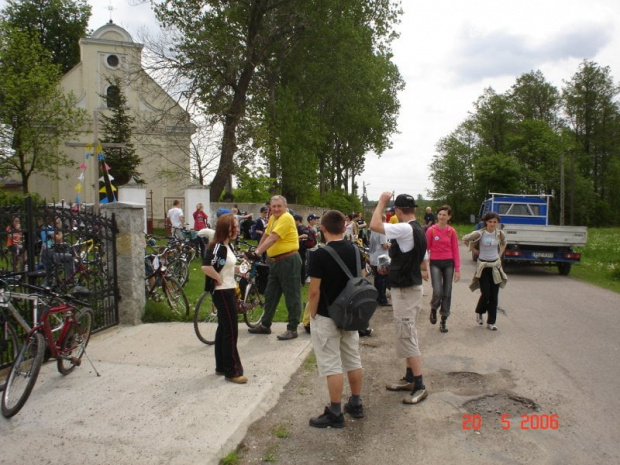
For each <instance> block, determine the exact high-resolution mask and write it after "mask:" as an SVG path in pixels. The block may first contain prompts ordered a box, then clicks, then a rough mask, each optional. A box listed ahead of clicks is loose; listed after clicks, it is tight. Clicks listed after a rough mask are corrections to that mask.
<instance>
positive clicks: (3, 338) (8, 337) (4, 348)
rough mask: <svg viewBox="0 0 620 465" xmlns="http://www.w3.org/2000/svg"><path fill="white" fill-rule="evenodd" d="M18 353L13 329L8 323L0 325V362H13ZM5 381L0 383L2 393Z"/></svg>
mask: <svg viewBox="0 0 620 465" xmlns="http://www.w3.org/2000/svg"><path fill="white" fill-rule="evenodd" d="M18 352H19V340H18V339H17V333H16V332H15V328H14V327H13V325H12V324H11V323H10V322H9V321H4V322H3V323H2V324H0V361H1V362H2V363H7V364H8V362H13V361H14V360H15V359H16V358H17V354H18ZM5 384H6V380H2V381H0V391H4V385H5Z"/></svg>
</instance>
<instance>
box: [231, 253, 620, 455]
mask: <svg viewBox="0 0 620 465" xmlns="http://www.w3.org/2000/svg"><path fill="white" fill-rule="evenodd" d="M462 249H463V250H462V254H463V257H465V250H464V248H462ZM472 273H473V264H472V262H471V261H469V260H467V261H464V265H463V270H462V275H463V276H464V280H463V281H462V282H460V283H458V284H456V285H455V288H454V294H453V297H454V299H453V302H454V305H453V314H452V316H451V317H450V320H449V328H450V332H449V333H447V334H442V333H440V332H439V330H438V325H434V326H433V325H431V324H430V323H429V321H428V310H425V311H424V314H423V315H422V317H421V318H420V319H419V321H418V327H419V334H420V341H421V346H422V352H423V362H424V375H425V376H424V379H425V382H426V385H427V388H428V389H429V391H430V396H429V398H428V399H427V400H426V401H424V402H423V403H422V404H419V405H416V406H403V405H402V404H401V402H400V401H401V399H402V398H403V397H404V395H403V394H398V393H391V392H388V391H386V390H385V388H384V386H385V383H386V381H393V380H395V379H396V378H398V377H400V376H401V373H402V362H401V361H397V360H396V359H395V358H394V350H393V327H392V322H391V311H390V310H389V309H385V308H381V309H380V310H378V312H377V313H376V315H375V317H373V326H374V327H375V329H376V331H375V333H374V334H373V336H372V337H371V338H365V339H363V340H362V341H361V352H362V362H363V364H364V368H365V371H364V388H363V391H362V397H363V400H364V406H365V412H366V417H365V418H364V419H363V420H354V419H353V420H352V419H350V418H349V417H347V426H346V428H344V430H342V431H317V430H316V429H312V428H310V427H309V426H308V419H309V418H310V417H311V416H315V415H316V414H318V413H319V412H320V411H321V409H322V406H321V404H322V403H324V402H326V401H327V394H326V388H325V382H324V380H322V379H319V378H318V376H317V375H316V373H313V372H312V370H308V369H306V368H304V370H301V371H300V372H298V373H297V374H296V375H295V376H294V377H293V380H292V382H291V384H290V385H289V386H287V388H286V389H285V391H284V393H283V395H282V397H281V398H280V401H279V402H278V405H277V407H275V408H274V409H273V410H272V411H271V412H269V414H268V415H267V416H266V417H264V419H262V420H261V421H260V422H258V423H257V424H256V425H254V426H253V427H252V428H251V429H250V432H249V434H248V435H247V436H246V438H245V440H244V444H245V447H244V449H243V452H242V454H243V459H242V462H241V463H243V464H249V463H257V461H260V460H261V458H263V457H267V456H269V455H273V456H274V458H275V459H277V460H278V462H280V463H287V464H288V463H291V464H295V465H313V464H316V463H323V462H329V463H338V464H341V465H345V464H346V465H348V464H375V463H390V464H410V463H415V464H417V465H421V464H432V465H434V464H451V463H473V464H485V465H486V464H489V465H491V464H493V465H494V464H519V465H521V464H536V465H539V464H567V463H570V464H594V463H596V464H617V463H620V445H618V440H617V439H618V438H619V437H620V422H619V421H618V418H617V412H618V411H620V400H619V397H618V395H617V392H618V387H617V385H618V380H619V379H620V363H619V362H618V355H619V353H618V352H619V344H620V338H619V337H618V336H619V334H618V328H619V327H620V326H619V325H620V315H619V313H618V310H619V305H618V301H619V300H620V299H619V298H618V294H615V293H612V292H608V291H605V290H601V289H599V288H596V287H594V286H591V285H589V284H584V283H581V282H578V281H576V280H573V279H571V278H570V277H568V278H567V277H563V276H559V275H558V274H557V271H555V270H551V269H549V270H547V269H542V268H523V269H521V270H511V272H510V274H509V283H508V286H507V287H506V288H505V289H503V290H501V292H500V307H501V313H500V316H499V317H498V326H499V331H496V332H493V331H489V330H488V329H486V328H485V327H481V326H478V325H477V324H476V323H475V320H474V312H473V309H474V307H475V303H476V301H477V299H478V296H479V294H478V293H472V292H470V290H469V288H468V285H469V278H470V277H471V275H472ZM425 287H426V289H427V295H426V297H425V298H424V304H425V309H428V305H429V301H430V286H429V285H428V284H427V285H426V286H425ZM345 391H346V392H348V390H347V389H346V388H345ZM464 415H466V417H464ZM502 415H506V417H504V418H505V420H506V423H504V424H502V421H501V420H502ZM522 415H530V416H529V417H522ZM550 415H557V420H558V428H557V429H552V428H548V427H549V426H555V424H551V425H550V424H549V418H550ZM468 418H469V419H470V421H469V422H467V419H468ZM554 418H555V417H554ZM508 421H509V422H510V423H508ZM502 426H504V428H506V429H502ZM468 427H469V428H470V429H467V428H468ZM541 427H547V428H546V429H543V428H541ZM276 428H279V429H284V430H286V431H287V432H288V433H289V435H288V438H287V439H278V438H275V437H274V435H273V431H274V430H275V429H276ZM526 428H530V429H526Z"/></svg>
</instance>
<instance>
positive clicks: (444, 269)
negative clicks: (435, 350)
mask: <svg viewBox="0 0 620 465" xmlns="http://www.w3.org/2000/svg"><path fill="white" fill-rule="evenodd" d="M450 218H452V209H451V208H450V207H449V206H448V205H443V206H441V207H439V209H438V210H437V223H436V224H434V225H433V226H431V227H430V228H428V229H427V230H426V244H427V248H428V254H429V258H430V263H431V281H432V284H433V298H432V299H431V315H430V320H431V324H435V323H437V310H439V311H440V313H441V322H440V324H439V331H441V332H442V333H447V332H448V326H447V324H446V321H447V319H448V317H449V316H450V304H451V301H452V281H454V282H457V281H458V280H459V279H460V278H461V260H460V258H459V239H458V236H457V233H456V230H455V229H454V228H453V227H452V226H449V225H448V221H450Z"/></svg>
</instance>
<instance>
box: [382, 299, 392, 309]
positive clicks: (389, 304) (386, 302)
mask: <svg viewBox="0 0 620 465" xmlns="http://www.w3.org/2000/svg"><path fill="white" fill-rule="evenodd" d="M391 306H392V302H390V301H389V300H386V301H385V302H379V307H391Z"/></svg>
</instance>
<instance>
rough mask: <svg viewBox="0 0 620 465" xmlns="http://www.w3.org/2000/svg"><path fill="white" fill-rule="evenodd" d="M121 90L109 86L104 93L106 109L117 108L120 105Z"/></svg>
mask: <svg viewBox="0 0 620 465" xmlns="http://www.w3.org/2000/svg"><path fill="white" fill-rule="evenodd" d="M120 95H121V90H120V89H119V88H118V86H110V87H108V90H107V91H106V105H107V107H108V108H117V107H118V106H119V105H120V103H121V102H120Z"/></svg>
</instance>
